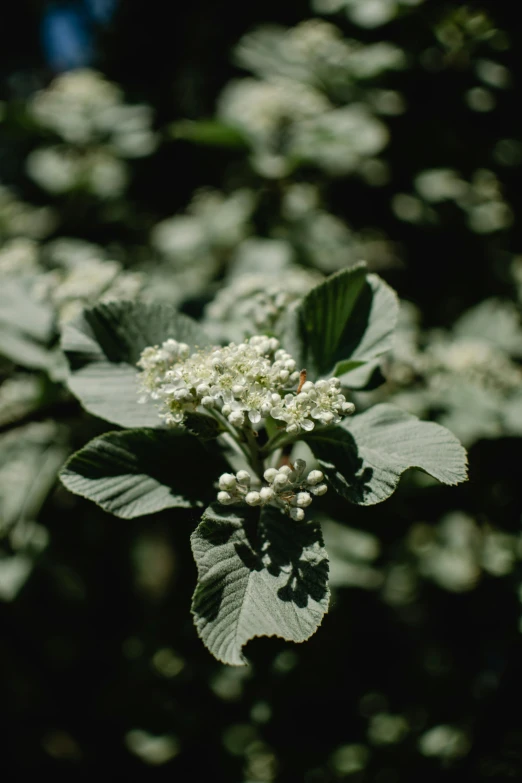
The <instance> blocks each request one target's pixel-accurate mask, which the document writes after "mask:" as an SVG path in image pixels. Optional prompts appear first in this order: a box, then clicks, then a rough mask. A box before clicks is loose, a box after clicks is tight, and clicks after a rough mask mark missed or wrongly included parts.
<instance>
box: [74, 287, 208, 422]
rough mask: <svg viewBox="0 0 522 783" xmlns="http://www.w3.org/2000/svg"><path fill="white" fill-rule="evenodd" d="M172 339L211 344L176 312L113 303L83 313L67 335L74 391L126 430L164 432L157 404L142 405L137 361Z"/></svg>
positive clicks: (94, 410) (192, 344)
mask: <svg viewBox="0 0 522 783" xmlns="http://www.w3.org/2000/svg"><path fill="white" fill-rule="evenodd" d="M169 337H172V338H173V339H175V340H179V341H180V342H185V343H187V344H188V345H189V346H190V347H191V348H196V347H198V346H199V347H204V346H206V345H208V343H209V340H208V337H207V336H206V335H205V333H204V332H203V331H202V330H201V328H200V327H199V325H198V324H197V323H196V322H195V321H193V320H192V319H191V318H189V317H188V316H186V315H183V314H182V313H179V312H178V311H177V310H176V309H175V308H174V307H171V306H170V305H166V304H160V305H146V304H143V303H142V302H108V303H106V304H100V305H97V306H96V307H93V308H92V309H90V310H84V312H83V314H82V315H81V316H80V317H79V318H78V319H77V320H76V321H74V322H72V323H71V324H68V325H67V326H66V327H65V328H64V331H63V336H62V348H63V350H64V352H65V354H66V356H67V360H68V362H69V366H70V370H71V375H70V377H69V388H70V389H71V391H72V392H73V394H75V395H76V397H78V399H79V400H80V402H81V403H82V405H83V406H84V408H85V409H86V410H88V411H89V412H90V413H93V414H94V415H95V416H99V417H100V418H101V419H105V420H106V421H110V422H112V423H113V424H119V425H121V426H122V427H133V428H134V427H159V426H160V425H161V420H160V418H159V416H158V412H157V409H156V407H155V405H154V404H153V403H152V402H146V403H141V404H140V403H139V402H138V386H137V376H138V368H137V366H136V362H137V361H138V359H139V358H140V354H141V352H142V350H143V349H144V348H146V347H147V346H149V345H160V344H161V343H162V342H164V341H165V340H167V339H168V338H169Z"/></svg>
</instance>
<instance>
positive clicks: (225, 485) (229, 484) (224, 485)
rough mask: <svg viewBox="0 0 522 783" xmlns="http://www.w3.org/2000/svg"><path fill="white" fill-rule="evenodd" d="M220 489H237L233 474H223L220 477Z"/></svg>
mask: <svg viewBox="0 0 522 783" xmlns="http://www.w3.org/2000/svg"><path fill="white" fill-rule="evenodd" d="M219 488H220V489H232V490H234V489H235V488H236V477H235V476H234V475H233V474H232V473H223V475H222V476H220V477H219Z"/></svg>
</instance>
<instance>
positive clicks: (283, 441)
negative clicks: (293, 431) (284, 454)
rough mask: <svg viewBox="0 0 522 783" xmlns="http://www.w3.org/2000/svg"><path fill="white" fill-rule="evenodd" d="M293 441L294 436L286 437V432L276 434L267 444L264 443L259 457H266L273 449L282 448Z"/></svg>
mask: <svg viewBox="0 0 522 783" xmlns="http://www.w3.org/2000/svg"><path fill="white" fill-rule="evenodd" d="M295 440H296V436H295V435H288V433H287V432H286V431H285V432H278V433H277V435H274V436H273V437H272V438H270V440H269V441H268V442H267V443H265V445H264V447H263V448H262V449H261V456H262V457H266V456H268V455H269V454H270V453H271V452H272V451H274V450H275V449H279V448H282V447H283V446H287V445H288V444H290V443H294V442H295Z"/></svg>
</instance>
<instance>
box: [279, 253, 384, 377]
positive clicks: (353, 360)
mask: <svg viewBox="0 0 522 783" xmlns="http://www.w3.org/2000/svg"><path fill="white" fill-rule="evenodd" d="M397 314H398V302H397V297H396V295H395V293H394V292H393V291H392V290H391V288H389V287H388V286H387V285H386V283H384V282H383V281H382V280H381V279H380V278H379V277H377V276H376V275H367V274H366V267H365V265H364V264H358V265H356V266H354V267H351V268H349V269H345V270H343V271H341V272H338V273H337V274H335V275H332V276H331V277H329V278H328V279H327V280H325V281H324V282H323V283H321V284H320V285H318V286H316V287H315V288H313V289H312V290H311V291H310V292H309V293H308V294H307V295H306V296H305V297H304V299H303V300H302V302H301V303H300V304H299V305H298V306H297V307H296V308H295V309H294V310H293V311H292V312H291V314H290V316H289V318H288V322H287V328H286V331H285V335H284V337H283V342H284V344H285V347H287V349H288V350H289V351H290V353H292V354H293V355H294V356H295V357H296V359H297V360H298V362H299V365H300V367H304V368H306V370H307V371H308V373H309V377H310V378H316V377H317V376H320V375H326V374H329V373H334V374H335V375H338V376H339V377H341V380H342V382H343V384H344V385H346V386H350V387H352V388H360V387H362V386H364V385H365V384H366V382H367V381H368V379H369V377H370V376H371V375H372V373H373V372H374V371H375V368H376V360H377V359H378V357H380V356H381V355H382V354H383V353H385V352H386V351H388V350H389V349H390V347H391V340H392V334H393V330H394V328H395V323H396V320H397ZM365 365H368V367H365Z"/></svg>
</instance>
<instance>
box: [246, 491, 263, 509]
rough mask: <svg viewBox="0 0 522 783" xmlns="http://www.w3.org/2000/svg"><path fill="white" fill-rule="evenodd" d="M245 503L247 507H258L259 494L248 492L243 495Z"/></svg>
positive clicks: (259, 502) (259, 501)
mask: <svg viewBox="0 0 522 783" xmlns="http://www.w3.org/2000/svg"><path fill="white" fill-rule="evenodd" d="M245 502H246V503H248V505H249V506H259V505H260V504H261V495H260V494H259V492H248V493H247V494H246V495H245Z"/></svg>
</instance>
